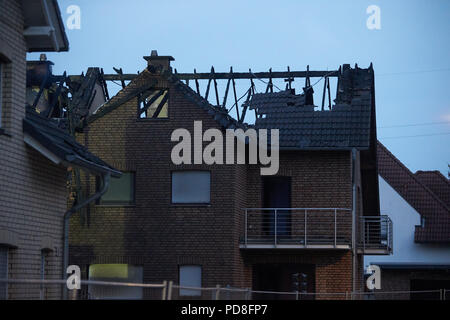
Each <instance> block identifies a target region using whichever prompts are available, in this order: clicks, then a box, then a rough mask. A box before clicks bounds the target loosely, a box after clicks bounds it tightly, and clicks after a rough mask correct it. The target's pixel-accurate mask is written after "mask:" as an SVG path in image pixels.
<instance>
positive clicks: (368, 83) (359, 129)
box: [249, 67, 376, 150]
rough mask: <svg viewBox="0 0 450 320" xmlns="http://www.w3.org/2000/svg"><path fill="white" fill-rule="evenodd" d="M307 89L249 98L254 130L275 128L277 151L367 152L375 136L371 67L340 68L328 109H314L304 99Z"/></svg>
mask: <svg viewBox="0 0 450 320" xmlns="http://www.w3.org/2000/svg"><path fill="white" fill-rule="evenodd" d="M311 90H312V88H311V87H310V88H308V89H304V91H305V92H304V93H302V94H299V95H296V94H295V93H293V92H292V90H286V91H280V92H273V93H260V94H255V95H253V97H252V99H251V100H250V101H249V105H250V109H254V110H256V114H257V118H256V123H255V127H256V128H257V129H275V128H276V129H279V130H280V148H287V149H303V150H307V149H352V148H356V149H359V150H367V149H369V148H370V145H371V140H372V141H373V139H374V137H371V135H375V134H376V132H375V128H374V127H373V126H372V120H374V119H372V117H374V109H375V106H374V104H373V103H372V98H373V69H372V67H369V68H368V69H360V68H358V67H356V68H355V69H350V68H344V69H343V72H342V75H341V77H339V80H338V93H337V96H336V100H335V102H336V104H335V105H333V106H332V107H331V110H321V111H320V110H316V108H317V107H316V106H314V105H313V104H312V98H310V97H308V96H309V95H310V93H309V92H310V91H311ZM371 138H372V139H371Z"/></svg>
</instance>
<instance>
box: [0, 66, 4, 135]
mask: <svg viewBox="0 0 450 320" xmlns="http://www.w3.org/2000/svg"><path fill="white" fill-rule="evenodd" d="M2 107H3V64H2V63H1V62H0V128H1V127H2V112H3V108H2Z"/></svg>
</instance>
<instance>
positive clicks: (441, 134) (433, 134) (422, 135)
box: [379, 132, 450, 139]
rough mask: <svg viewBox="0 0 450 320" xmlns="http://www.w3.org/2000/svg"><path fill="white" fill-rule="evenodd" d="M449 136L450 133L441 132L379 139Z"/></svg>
mask: <svg viewBox="0 0 450 320" xmlns="http://www.w3.org/2000/svg"><path fill="white" fill-rule="evenodd" d="M447 134H450V132H441V133H430V134H418V135H412V136H392V137H382V138H379V139H399V138H416V137H430V136H443V135H447Z"/></svg>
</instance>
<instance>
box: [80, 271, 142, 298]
mask: <svg viewBox="0 0 450 320" xmlns="http://www.w3.org/2000/svg"><path fill="white" fill-rule="evenodd" d="M106 265H122V266H125V265H126V266H127V270H129V268H130V267H131V268H133V269H134V271H136V272H138V274H139V280H138V282H137V283H144V266H143V265H135V264H130V263H94V264H90V265H88V266H87V279H88V280H89V281H91V280H92V281H106V282H111V281H112V282H133V283H134V282H136V280H135V279H130V277H128V278H127V279H126V280H125V281H124V280H123V278H120V279H119V278H117V277H112V278H108V277H91V268H92V267H93V266H106ZM98 288H105V289H107V288H108V287H104V286H97V287H96V286H95V285H92V284H89V285H88V287H87V291H88V299H89V300H91V299H93V296H94V294H97V296H94V297H95V298H94V299H98V300H142V299H144V287H127V286H125V287H119V288H118V289H117V288H112V287H111V288H110V289H113V291H114V293H117V290H120V289H124V290H125V291H127V290H128V291H133V293H134V294H136V296H133V297H130V296H123V295H122V296H120V295H118V296H115V295H113V296H111V295H110V294H111V292H109V291H108V290H98ZM105 291H106V292H105ZM128 293H129V292H128ZM121 294H123V292H121Z"/></svg>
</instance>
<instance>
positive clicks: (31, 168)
mask: <svg viewBox="0 0 450 320" xmlns="http://www.w3.org/2000/svg"><path fill="white" fill-rule="evenodd" d="M1 6H2V8H1V11H0V164H1V165H0V279H2V280H5V279H6V280H9V281H10V283H6V282H1V283H0V299H40V298H41V299H52V298H55V299H57V298H61V287H60V286H49V287H45V288H44V287H42V286H39V285H29V284H18V283H12V282H11V281H13V280H14V279H35V280H36V279H61V278H62V277H63V275H64V273H63V254H64V248H63V238H64V236H63V230H64V214H65V213H66V212H67V196H68V189H67V178H68V174H69V172H68V170H70V169H71V168H76V167H78V168H83V169H87V168H89V169H88V170H89V171H90V172H92V173H93V174H100V173H104V172H110V171H114V170H112V168H110V167H108V166H107V165H106V164H105V163H103V162H102V161H101V160H100V159H98V158H96V157H95V156H93V155H91V154H90V153H89V152H88V151H87V150H86V149H85V148H84V147H83V146H81V145H80V144H78V143H76V141H75V140H74V139H73V138H71V137H70V136H69V135H68V134H67V133H66V132H65V131H62V130H60V129H59V128H58V126H57V124H56V123H55V122H54V121H53V120H52V119H50V118H48V117H44V116H42V115H40V114H38V113H37V112H36V110H35V108H33V107H32V106H27V107H26V83H27V81H26V80H27V79H26V75H27V73H26V53H27V52H33V51H67V50H68V42H67V38H66V35H65V32H64V26H63V23H62V20H61V15H60V11H59V7H58V4H57V2H56V1H53V0H44V1H18V0H4V1H2V3H1ZM49 30H50V31H49ZM51 30H53V31H51Z"/></svg>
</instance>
